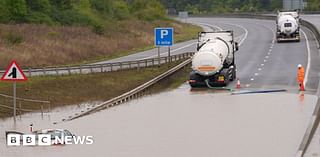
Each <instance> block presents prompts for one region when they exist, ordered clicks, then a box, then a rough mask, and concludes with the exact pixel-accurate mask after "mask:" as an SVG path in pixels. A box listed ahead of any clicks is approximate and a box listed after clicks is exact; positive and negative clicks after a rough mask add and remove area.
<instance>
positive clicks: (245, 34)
mask: <svg viewBox="0 0 320 157" xmlns="http://www.w3.org/2000/svg"><path fill="white" fill-rule="evenodd" d="M224 24H227V25H233V26H236V27H239V28H241V29H243V30H244V32H245V33H244V37H243V38H242V39H241V40H240V41H239V46H241V45H242V43H243V42H244V41H245V40H246V39H247V37H248V30H247V29H246V28H244V27H243V26H241V25H238V24H230V23H224Z"/></svg>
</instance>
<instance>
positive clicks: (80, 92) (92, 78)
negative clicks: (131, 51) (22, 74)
mask: <svg viewBox="0 0 320 157" xmlns="http://www.w3.org/2000/svg"><path fill="white" fill-rule="evenodd" d="M180 62H181V61H180ZM180 62H173V63H170V64H164V65H162V66H160V67H159V68H158V67H149V68H145V69H140V70H125V71H116V72H108V73H96V74H87V75H78V74H75V75H68V76H53V77H45V76H41V77H32V78H30V79H29V80H28V82H25V83H17V97H22V98H30V99H39V100H49V101H50V102H51V107H52V108H54V107H58V106H65V105H74V104H79V103H83V102H90V101H106V100H109V99H111V98H113V97H116V96H118V95H120V94H122V93H125V92H127V91H129V90H131V89H134V88H135V87H137V86H139V85H141V84H143V83H144V82H147V81H149V80H150V79H152V78H154V77H156V76H158V75H160V74H161V73H163V72H165V71H167V70H168V69H170V68H172V67H174V66H175V65H177V64H178V63H180ZM188 69H189V68H184V69H183V70H181V71H179V72H177V73H176V74H174V75H172V76H170V77H169V78H168V79H165V80H163V81H161V83H159V84H156V85H155V86H154V87H152V88H151V90H153V91H161V90H163V89H168V88H174V87H177V86H178V85H180V84H181V83H182V82H184V81H185V80H186V79H187V77H186V74H187V73H188V72H187V71H188ZM0 91H2V92H1V93H4V94H7V95H12V83H4V82H0ZM18 103H19V102H18ZM0 104H1V105H3V104H5V105H7V106H12V100H11V99H3V98H2V99H0ZM22 108H24V109H32V110H39V109H40V108H39V104H35V103H27V102H22ZM11 115H12V110H10V109H6V108H2V107H1V108H0V117H8V116H11Z"/></svg>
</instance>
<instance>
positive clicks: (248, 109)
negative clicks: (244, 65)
mask: <svg viewBox="0 0 320 157" xmlns="http://www.w3.org/2000/svg"><path fill="white" fill-rule="evenodd" d="M316 101H317V97H315V96H313V95H307V94H306V95H304V97H301V96H300V95H298V94H290V93H272V94H248V95H231V94H230V93H226V92H215V91H213V90H201V91H193V92H191V91H190V88H189V86H188V85H187V84H183V85H182V86H180V87H179V88H177V89H174V90H170V91H165V92H162V93H159V94H155V95H150V96H145V97H143V98H141V99H137V100H133V101H130V102H127V103H125V104H122V105H120V106H117V107H114V108H111V109H108V110H103V111H100V112H97V113H95V114H92V115H88V116H85V117H82V118H79V119H76V120H73V121H69V122H61V123H58V124H55V125H53V122H56V121H59V120H61V119H62V118H63V117H66V116H68V115H72V114H73V112H78V111H80V110H82V108H86V107H87V106H88V105H83V106H80V107H74V108H61V109H58V110H56V111H54V112H53V113H50V114H46V115H45V116H44V118H43V119H41V116H40V114H37V113H34V114H26V115H23V116H22V117H21V119H19V118H18V120H17V122H16V124H15V125H14V124H13V120H12V119H11V118H8V119H4V120H1V121H0V132H1V133H2V135H0V157H37V156H41V157H57V156H74V157H87V156H92V157H100V156H101V157H105V156H108V157H213V156H215V157H270V156H272V157H292V156H295V155H296V152H297V150H298V147H299V144H300V142H301V140H302V138H303V135H304V133H305V131H306V128H307V125H308V124H309V120H310V118H311V115H312V112H313V110H314V108H315V104H316ZM30 123H33V124H34V129H43V128H64V129H68V130H70V131H71V132H72V133H74V134H76V135H81V136H85V135H90V136H93V137H94V144H92V145H66V146H47V147H44V146H34V147H22V146H20V147H8V146H6V140H5V137H4V131H6V130H18V131H22V132H28V129H29V128H28V126H29V124H30Z"/></svg>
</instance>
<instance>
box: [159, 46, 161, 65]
mask: <svg viewBox="0 0 320 157" xmlns="http://www.w3.org/2000/svg"><path fill="white" fill-rule="evenodd" d="M160 64H161V61H160V46H158V67H160Z"/></svg>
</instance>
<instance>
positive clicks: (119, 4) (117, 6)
mask: <svg viewBox="0 0 320 157" xmlns="http://www.w3.org/2000/svg"><path fill="white" fill-rule="evenodd" d="M113 17H114V18H116V19H118V20H125V19H128V18H130V12H129V8H128V5H127V4H126V3H125V2H124V1H115V2H114V3H113Z"/></svg>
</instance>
